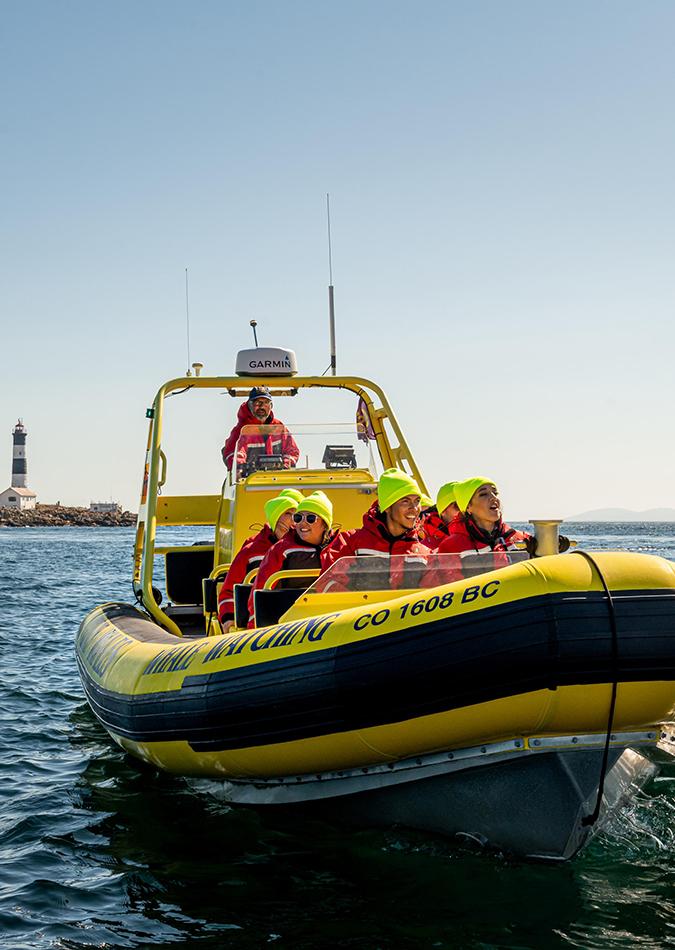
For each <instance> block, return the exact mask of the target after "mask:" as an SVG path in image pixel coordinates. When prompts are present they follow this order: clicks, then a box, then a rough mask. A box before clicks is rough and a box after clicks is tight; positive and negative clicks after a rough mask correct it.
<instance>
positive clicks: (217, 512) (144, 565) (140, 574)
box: [133, 376, 427, 636]
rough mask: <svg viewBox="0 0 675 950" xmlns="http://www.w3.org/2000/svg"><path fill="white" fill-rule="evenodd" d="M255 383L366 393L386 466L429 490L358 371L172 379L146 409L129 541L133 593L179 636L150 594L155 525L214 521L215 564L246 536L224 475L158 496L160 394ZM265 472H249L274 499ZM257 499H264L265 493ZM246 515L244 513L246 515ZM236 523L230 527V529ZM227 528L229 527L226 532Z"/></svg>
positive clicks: (290, 389)
mask: <svg viewBox="0 0 675 950" xmlns="http://www.w3.org/2000/svg"><path fill="white" fill-rule="evenodd" d="M254 386H267V387H268V388H269V389H270V390H271V392H272V395H273V396H274V395H279V396H280V395H292V394H293V393H294V391H296V390H299V389H312V388H321V389H347V390H349V391H350V392H353V393H354V394H355V395H356V396H357V397H360V398H361V399H363V401H364V403H365V405H366V408H367V410H368V415H369V417H370V423H371V426H372V429H373V433H374V436H375V443H376V445H377V449H378V452H379V455H380V459H381V461H382V465H383V468H392V467H398V468H407V469H408V470H409V471H410V472H411V474H412V475H413V476H414V478H415V479H416V480H417V482H418V484H419V486H420V488H421V489H422V491H424V492H427V488H426V484H425V482H424V479H423V478H422V474H421V472H420V471H419V469H418V467H417V464H416V462H415V460H414V458H413V456H412V453H411V451H410V448H409V447H408V443H407V442H406V440H405V438H404V436H403V433H402V432H401V428H400V426H399V424H398V421H397V419H396V416H395V415H394V412H393V411H392V409H391V406H390V405H389V401H388V400H387V397H386V396H385V394H384V392H383V391H382V389H381V388H380V387H379V386H378V385H376V384H375V383H373V382H371V381H370V380H368V379H364V378H361V377H358V376H198V377H193V376H183V377H179V378H176V379H171V380H169V381H168V382H166V383H164V385H163V386H161V387H160V389H159V390H158V392H157V395H156V396H155V398H154V400H153V403H152V409H151V410H150V415H151V418H150V424H149V429H148V443H147V451H146V457H145V466H144V471H143V483H142V487H141V499H140V504H139V508H138V521H137V525H136V538H135V544H134V571H133V583H134V590H135V592H136V596H137V597H138V599H139V601H140V602H141V603H142V604H143V606H144V607H145V609H146V610H147V611H148V613H150V614H151V616H152V617H153V618H154V619H155V620H156V621H157V623H159V624H160V625H161V626H163V627H165V628H166V629H167V630H170V631H171V632H172V633H174V634H176V636H182V634H181V631H180V628H179V627H178V626H177V624H176V623H175V621H174V620H172V619H171V617H169V616H168V615H167V614H166V613H165V612H164V611H163V610H162V609H161V607H160V605H159V604H158V603H157V600H156V598H155V594H154V592H153V583H152V580H153V565H154V558H155V554H156V553H159V552H158V551H156V550H155V538H156V533H157V525H158V524H160V525H200V524H203V525H214V524H215V525H216V539H215V551H214V566H217V565H218V564H219V563H220V562H221V561H222V560H223V558H224V557H227V558H228V559H231V557H233V556H234V554H235V553H236V551H237V550H238V548H239V547H240V546H241V543H242V541H243V540H244V537H243V536H242V534H243V532H242V530H241V527H240V525H241V524H242V519H239V520H237V517H236V506H237V500H238V490H239V488H240V486H241V485H242V483H238V484H237V486H236V489H235V499H234V502H233V501H232V500H231V499H230V498H228V497H226V496H225V490H224V489H225V487H226V485H227V483H228V481H229V480H228V479H226V485H224V486H223V491H221V493H220V494H218V495H186V496H174V497H171V496H164V495H160V494H159V490H160V489H161V486H162V484H163V482H164V480H165V477H166V457H165V455H164V453H163V451H162V426H163V419H164V400H165V399H166V397H167V396H170V395H171V394H172V393H175V392H177V391H178V390H185V389H220V390H222V389H226V390H228V391H229V392H230V393H231V394H232V395H234V396H237V395H241V396H242V398H243V397H245V396H247V395H248V392H249V390H250V389H251V388H252V387H254ZM385 423H387V425H388V427H390V429H391V432H392V433H393V436H394V439H395V440H396V441H397V443H398V444H396V445H394V444H392V440H391V439H390V436H389V433H388V432H387V428H386V427H385ZM264 474H265V473H255V474H254V475H251V476H249V479H251V480H254V481H255V480H257V481H258V482H264V481H267V482H269V495H266V496H265V498H264V499H262V500H266V498H267V497H271V496H272V494H274V493H276V491H277V490H278V489H279V488H281V487H282V485H281V484H279V482H280V481H281V478H280V477H279V478H276V479H275V478H269V474H270V473H267V478H266V479H265V478H263V477H262V476H263V475H264ZM282 474H283V475H284V476H285V477H284V478H283V482H284V485H288V484H295V483H296V482H297V484H298V487H300V488H305V489H310V490H312V483H313V482H316V480H317V478H318V479H321V478H324V479H325V473H323V475H322V473H321V472H319V471H316V472H315V473H314V478H312V477H311V476H312V470H310V472H307V471H305V470H303V477H302V479H300V478H296V479H294V477H293V470H292V469H289V470H285V471H284V472H283V473H278V475H279V476H281V475H282ZM361 474H364V473H363V472H362V473H361ZM354 475H355V473H354V472H353V471H352V472H345V481H346V480H347V479H349V478H351V479H353V478H354ZM333 477H334V478H336V481H338V482H339V476H336V475H335V473H334V474H333ZM249 479H246V480H245V482H246V483H248V482H249ZM265 487H267V486H265ZM322 487H323V486H322ZM336 487H337V485H336ZM262 488H263V484H260V487H259V490H260V489H262ZM329 492H330V489H329ZM260 497H261V498H262V496H260ZM245 520H246V519H243V521H245ZM247 523H248V522H247ZM233 526H234V528H235V530H234V531H233V530H232V529H233ZM348 526H350V527H351V526H353V525H348ZM228 532H231V533H229V534H228ZM224 535H227V536H228V541H227V542H226V543H223V536H224Z"/></svg>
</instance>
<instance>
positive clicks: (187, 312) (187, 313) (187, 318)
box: [185, 267, 192, 376]
mask: <svg viewBox="0 0 675 950" xmlns="http://www.w3.org/2000/svg"><path fill="white" fill-rule="evenodd" d="M185 323H186V329H187V365H188V368H187V372H186V374H185V375H186V376H192V370H191V369H190V298H189V293H188V269H187V267H186V268H185Z"/></svg>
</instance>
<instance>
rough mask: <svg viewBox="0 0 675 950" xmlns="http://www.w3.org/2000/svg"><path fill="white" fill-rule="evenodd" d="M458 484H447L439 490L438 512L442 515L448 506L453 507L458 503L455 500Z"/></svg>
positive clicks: (437, 496) (437, 499)
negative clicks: (454, 503)
mask: <svg viewBox="0 0 675 950" xmlns="http://www.w3.org/2000/svg"><path fill="white" fill-rule="evenodd" d="M456 485H457V482H446V484H445V485H441V487H440V488H439V489H438V494H437V495H436V511H437V512H438V513H439V515H440V514H442V513H443V512H444V511H445V509H446V508H447V507H448V505H451V504H452V503H453V501H454V502H456V501H457V499H456V498H455V487H456Z"/></svg>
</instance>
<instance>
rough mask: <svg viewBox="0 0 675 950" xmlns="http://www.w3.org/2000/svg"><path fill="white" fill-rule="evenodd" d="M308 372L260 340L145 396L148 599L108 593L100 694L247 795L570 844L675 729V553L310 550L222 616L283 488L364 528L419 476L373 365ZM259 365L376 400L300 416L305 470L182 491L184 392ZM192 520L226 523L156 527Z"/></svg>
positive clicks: (136, 742) (116, 732) (88, 670)
mask: <svg viewBox="0 0 675 950" xmlns="http://www.w3.org/2000/svg"><path fill="white" fill-rule="evenodd" d="M265 362H267V363H268V364H272V365H267V366H265V365H264V364H265ZM252 363H254V364H255V366H254V367H252V366H251V364H252ZM260 363H262V364H263V366H262V369H263V372H261V371H260V369H261V367H260V366H259V365H258V364H260ZM275 363H276V364H277V365H274V364H275ZM279 364H280V365H279ZM293 370H294V357H293V354H292V353H286V352H285V351H280V352H272V353H270V351H262V350H259V351H247V352H245V353H244V354H240V357H239V359H238V371H239V373H240V374H241V375H236V376H234V377H206V376H198V377H185V378H180V379H174V380H171V381H170V382H168V383H166V384H165V385H164V386H162V388H161V389H160V390H159V392H158V394H157V396H156V397H155V400H154V402H153V406H152V409H151V410H149V411H148V415H149V417H150V424H149V437H148V451H147V456H146V464H145V472H144V478H143V487H142V496H141V504H140V508H139V519H138V526H137V531H136V543H135V557H134V590H135V592H136V598H137V602H136V603H135V604H118V603H111V604H103V605H102V606H100V607H97V608H96V609H95V610H93V611H92V612H91V613H90V614H89V615H88V616H87V617H86V618H85V619H84V620H83V622H82V625H81V627H80V630H79V633H78V636H77V642H76V652H77V659H78V664H79V669H80V674H81V678H82V683H83V686H84V690H85V693H86V696H87V699H88V701H89V703H90V705H91V708H92V710H93V711H94V713H95V715H96V716H97V718H98V719H99V721H100V722H101V723H102V725H103V726H104V727H105V728H106V729H107V730H108V732H109V733H110V735H111V736H112V737H113V739H114V740H115V741H116V742H118V743H119V744H120V745H121V746H122V747H123V748H124V749H126V750H127V751H129V752H130V753H132V754H133V755H135V756H137V757H139V758H141V759H143V760H145V761H147V762H150V763H152V764H153V765H156V766H157V767H159V768H162V769H166V770H167V771H170V772H174V773H178V774H183V775H198V776H208V777H211V778H216V779H221V780H223V781H224V782H225V788H226V789H227V793H228V795H229V797H230V799H231V800H232V801H234V802H243V803H248V804H254V805H261V806H262V805H266V806H282V805H283V806H293V805H296V806H297V805H298V804H301V805H302V807H303V808H304V809H308V808H313V809H317V810H319V811H321V810H326V809H327V810H328V813H329V814H330V815H331V816H332V817H338V816H340V817H344V818H346V819H348V820H354V821H359V822H369V823H373V824H390V823H392V824H393V823H399V824H402V825H406V826H410V827H414V828H421V829H428V830H432V831H438V832H441V833H444V834H448V835H464V836H467V837H470V838H472V839H474V840H477V841H480V842H486V843H489V844H490V845H492V846H494V847H498V848H501V849H504V850H507V851H510V852H514V853H517V854H521V855H527V856H530V857H537V858H544V859H552V860H559V859H564V858H568V857H570V856H572V855H573V854H574V853H575V852H576V851H577V850H578V849H579V848H580V847H581V846H582V845H583V844H584V842H585V841H587V840H588V838H589V836H590V835H591V834H592V832H593V831H594V830H595V829H597V827H599V825H600V823H601V822H602V820H603V819H604V818H605V817H606V815H607V814H609V812H610V811H611V809H612V808H613V807H615V806H616V805H618V804H619V803H620V802H621V801H623V800H624V799H625V798H626V796H628V795H630V794H631V793H632V792H633V791H634V790H635V789H636V788H638V787H639V786H640V785H641V784H643V783H644V782H645V781H646V780H647V779H648V778H649V777H651V776H652V775H654V774H655V772H656V771H657V769H658V767H659V762H660V761H663V760H664V759H668V760H669V759H670V755H671V750H672V749H673V748H674V747H675V745H674V743H673V736H672V735H671V732H675V729H673V727H671V726H670V725H668V724H669V723H670V720H671V719H672V718H673V710H674V706H675V565H673V564H672V563H671V562H669V561H666V560H664V559H662V558H657V557H651V556H647V555H639V554H629V553H602V554H601V553H593V554H589V553H587V552H574V553H570V554H563V555H553V556H547V557H539V558H534V559H528V558H527V554H526V553H525V552H513V553H510V554H508V555H504V556H502V560H501V561H500V565H502V564H503V566H499V567H497V569H495V567H496V565H495V563H494V559H493V558H492V556H491V555H490V556H489V557H485V556H476V557H475V558H473V559H471V560H472V564H471V565H468V564H467V559H466V558H465V559H463V563H462V565H461V571H460V569H459V566H458V563H457V558H456V556H455V555H444V556H442V555H436V556H435V560H434V564H433V568H434V574H433V576H434V577H435V579H436V581H437V582H438V583H437V584H435V586H433V587H428V586H427V587H424V588H422V587H420V588H417V589H413V590H394V589H391V587H390V581H389V578H390V577H392V576H400V573H402V572H400V573H399V572H396V571H390V570H386V571H382V570H381V559H379V558H343V559H341V560H339V561H337V562H336V563H335V564H334V565H333V567H332V568H330V569H329V570H328V571H327V572H325V573H324V574H322V575H321V576H320V577H316V576H313V575H315V573H316V572H307V574H308V576H307V577H306V581H305V583H306V588H305V589H304V590H301V591H299V592H298V591H297V590H296V591H293V592H292V595H291V592H290V591H288V590H285V589H283V582H284V579H285V578H284V574H286V573H288V572H280V574H279V575H274V576H273V577H272V578H270V579H269V581H268V589H267V590H264V591H260V592H259V596H258V598H257V599H256V619H255V622H256V626H255V627H254V628H253V629H248V628H247V627H246V625H245V623H244V622H243V620H244V619H245V618H243V619H242V618H241V617H240V620H241V625H240V627H237V626H235V627H234V628H233V629H232V630H231V631H230V632H228V633H227V634H222V633H221V632H220V627H219V626H218V622H217V619H216V618H215V614H214V611H215V596H216V592H217V589H218V585H219V583H220V582H221V581H222V578H223V576H224V573H225V572H226V569H227V566H228V564H229V563H230V561H231V559H232V557H233V555H234V554H235V553H236V551H237V550H238V549H239V547H240V546H241V544H242V542H243V541H244V540H245V538H246V537H247V536H248V534H250V525H251V524H252V523H254V522H256V521H258V522H259V521H261V520H262V514H261V513H262V505H263V503H264V502H265V501H266V500H268V499H269V498H271V497H273V495H275V494H276V493H278V491H279V489H280V488H282V487H290V486H293V487H295V488H298V489H300V490H305V491H311V490H315V489H317V488H320V489H322V490H324V491H326V492H327V493H328V494H329V495H330V496H331V497H332V499H333V500H334V503H335V509H336V521H338V522H340V523H341V524H342V526H343V527H345V528H348V527H356V526H357V525H358V524H359V523H360V521H361V517H362V515H363V513H364V511H365V510H366V509H367V508H368V507H369V506H370V504H371V503H372V501H373V495H374V492H375V486H376V481H377V477H378V473H379V472H380V471H381V470H382V469H385V468H389V467H391V466H392V465H397V466H399V467H405V468H407V469H408V470H409V471H410V472H411V473H412V474H413V475H414V476H415V477H416V478H417V479H418V481H419V483H420V485H421V486H424V481H423V479H422V476H421V473H420V472H419V470H418V468H417V466H416V464H415V462H414V460H413V458H412V456H411V453H410V450H409V448H408V446H407V444H406V442H405V440H404V437H403V434H402V433H401V431H400V428H399V426H398V423H397V421H396V418H395V416H394V415H393V413H392V411H391V408H390V406H389V404H388V402H387V400H386V397H385V396H384V394H383V393H382V391H381V390H380V389H379V388H378V387H377V386H376V385H375V384H373V383H371V382H369V381H368V380H365V379H355V378H351V377H327V378H326V377H300V376H298V375H295V374H294V373H293ZM243 375H245V376H247V378H246V379H242V376H243ZM252 385H266V386H268V387H270V388H271V389H272V392H273V394H274V396H275V398H277V397H282V396H289V397H290V396H291V395H292V394H295V393H299V392H302V391H305V393H306V394H311V392H312V391H313V390H315V389H316V388H319V387H320V388H322V389H324V390H328V391H329V392H331V391H333V392H334V391H335V390H337V389H340V390H343V391H344V390H346V391H347V392H348V393H351V394H353V400H354V409H356V408H357V406H358V413H357V419H358V421H357V422H356V423H354V424H352V425H351V426H349V425H347V424H339V425H337V426H333V427H325V426H324V427H319V431H315V430H312V431H309V428H305V429H303V428H302V427H301V426H298V427H297V428H296V429H293V430H292V431H293V437H294V439H295V440H296V442H297V444H298V445H299V447H300V457H299V459H298V465H297V466H296V467H294V468H283V467H282V466H281V465H279V464H277V462H275V460H274V457H273V455H259V456H257V457H256V458H253V459H249V458H245V460H244V461H245V464H241V465H238V464H235V465H234V472H233V474H230V475H228V477H227V478H226V480H225V483H224V484H223V487H222V490H221V492H220V493H218V494H215V495H193V496H189V495H180V496H178V495H173V496H172V495H168V494H163V493H162V488H163V485H164V484H165V482H166V478H167V471H168V466H169V459H168V458H167V454H166V453H165V451H164V449H163V419H164V407H165V400H166V399H167V397H168V396H170V395H171V394H173V393H178V392H181V391H185V390H186V389H206V390H213V391H218V392H222V391H223V390H225V391H226V392H229V393H230V394H231V395H232V396H235V397H237V396H243V395H244V394H245V393H247V392H248V389H249V388H250V386H252ZM343 396H344V393H343ZM289 428H292V427H289ZM217 450H218V446H217V444H216V442H215V441H214V451H216V452H217ZM190 525H195V526H197V525H198V526H201V527H202V528H206V527H210V528H211V530H212V531H213V535H212V540H211V541H209V542H208V543H194V542H193V543H187V544H180V545H177V544H175V543H170V544H166V545H162V544H159V543H157V538H158V533H159V532H161V531H162V530H166V529H172V528H173V529H175V528H176V526H190ZM158 556H162V557H163V558H164V577H163V586H164V595H165V596H166V598H167V600H168V603H167V604H166V605H163V603H162V599H163V597H162V594H161V593H160V591H159V589H158V585H159V584H161V583H162V581H159V580H158V578H156V577H155V576H154V575H155V562H156V560H157V558H158ZM378 562H380V563H379V564H378ZM295 573H296V574H297V572H295ZM425 576H426V577H427V578H428V577H429V576H430V574H429V572H428V571H427V573H426V575H425ZM458 576H461V579H459V580H457V579H453V580H451V581H450V582H444V578H457V577H458ZM294 581H295V582H296V583H297V578H294ZM243 593H244V594H247V591H246V590H244V591H243ZM238 611H239V612H240V611H241V604H240V605H239V606H238Z"/></svg>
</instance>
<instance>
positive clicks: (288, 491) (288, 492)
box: [279, 488, 305, 504]
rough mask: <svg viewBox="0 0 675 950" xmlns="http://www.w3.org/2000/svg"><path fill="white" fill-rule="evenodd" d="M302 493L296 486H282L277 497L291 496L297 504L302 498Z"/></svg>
mask: <svg viewBox="0 0 675 950" xmlns="http://www.w3.org/2000/svg"><path fill="white" fill-rule="evenodd" d="M304 497H305V496H304V495H303V494H302V492H301V491H298V490H297V488H284V489H282V491H280V492H279V498H292V499H293V500H294V501H297V503H298V504H300V502H301V501H302V500H303V499H304Z"/></svg>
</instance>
